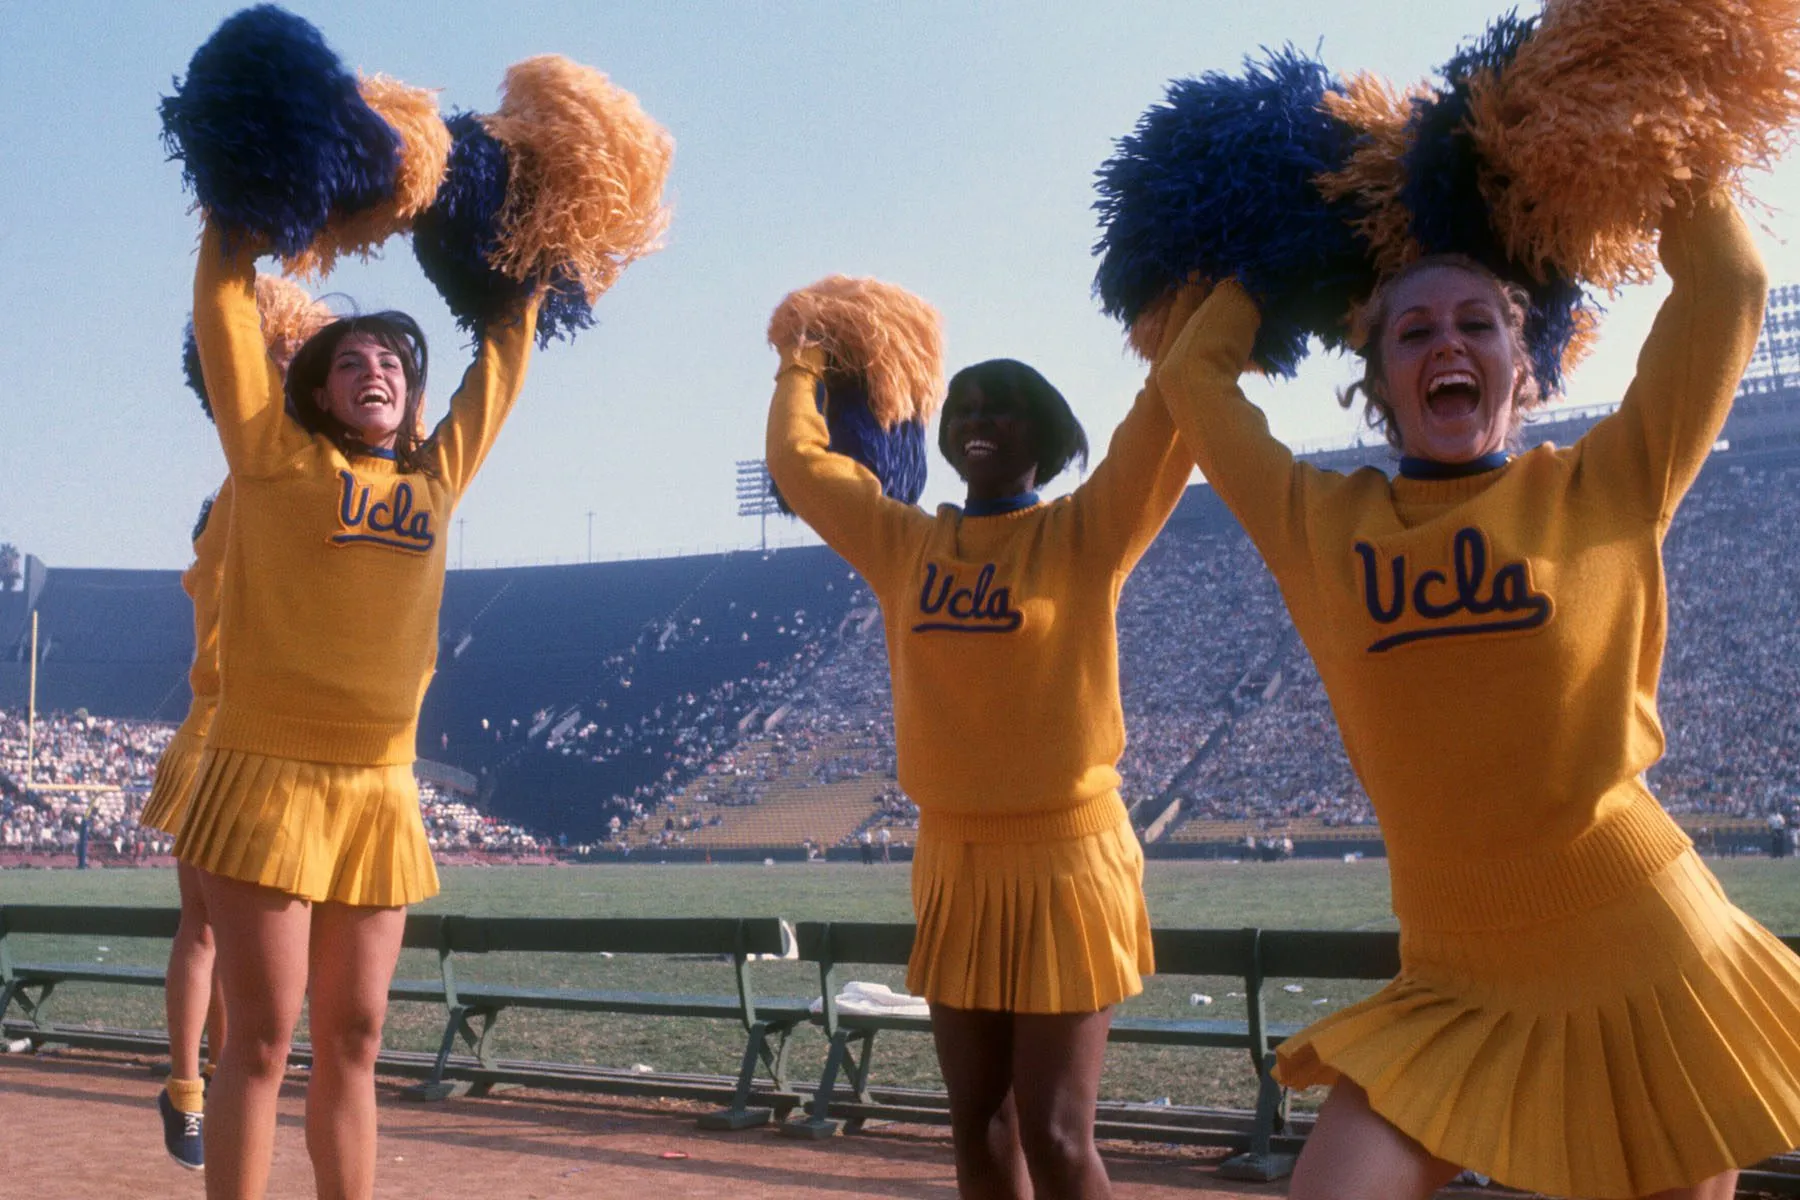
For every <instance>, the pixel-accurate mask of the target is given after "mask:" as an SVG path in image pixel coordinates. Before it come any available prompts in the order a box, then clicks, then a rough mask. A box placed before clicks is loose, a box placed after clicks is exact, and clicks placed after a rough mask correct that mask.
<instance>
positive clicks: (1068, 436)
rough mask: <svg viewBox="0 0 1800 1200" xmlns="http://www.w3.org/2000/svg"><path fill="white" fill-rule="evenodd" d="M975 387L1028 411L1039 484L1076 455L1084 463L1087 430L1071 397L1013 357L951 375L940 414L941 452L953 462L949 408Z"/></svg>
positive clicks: (1053, 475)
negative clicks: (1078, 419)
mask: <svg viewBox="0 0 1800 1200" xmlns="http://www.w3.org/2000/svg"><path fill="white" fill-rule="evenodd" d="M971 391H974V392H979V393H981V394H982V395H983V396H986V397H988V398H989V399H991V400H1010V401H1014V402H1016V403H1018V404H1019V405H1021V406H1022V407H1023V408H1024V410H1025V412H1026V413H1027V414H1029V419H1030V421H1031V425H1032V431H1033V433H1034V434H1035V440H1036V442H1037V483H1038V486H1040V487H1042V486H1043V485H1044V484H1046V483H1049V482H1050V481H1051V480H1052V479H1055V478H1056V477H1057V476H1058V475H1061V474H1062V473H1063V468H1065V467H1067V466H1068V465H1069V463H1070V462H1071V461H1073V460H1075V459H1080V460H1081V465H1082V467H1083V468H1086V466H1087V458H1088V441H1087V433H1086V432H1085V431H1084V430H1083V429H1082V428H1081V422H1080V421H1077V420H1076V419H1075V413H1074V412H1073V411H1072V410H1071V409H1070V408H1069V402H1068V401H1067V400H1065V399H1063V394H1062V393H1061V392H1059V391H1057V390H1056V388H1055V387H1053V386H1051V383H1050V381H1049V380H1048V379H1045V378H1044V377H1043V376H1042V375H1040V374H1038V372H1037V369H1036V368H1034V367H1029V366H1026V365H1025V364H1024V363H1022V362H1020V361H1018V360H1017V359H1013V358H990V359H988V360H987V361H986V362H978V363H976V364H975V365H973V366H969V367H964V368H963V369H962V370H960V371H958V372H957V373H956V374H955V375H953V376H951V377H950V391H949V395H948V397H947V398H946V399H945V401H944V411H943V413H942V414H941V415H940V416H939V418H938V452H939V453H940V454H942V455H943V456H944V457H945V458H946V459H949V460H950V461H952V462H954V461H955V459H953V458H951V456H950V441H949V418H950V412H951V410H952V409H954V408H958V407H960V406H961V403H963V402H965V401H966V400H967V398H968V395H969V393H970V392H971Z"/></svg>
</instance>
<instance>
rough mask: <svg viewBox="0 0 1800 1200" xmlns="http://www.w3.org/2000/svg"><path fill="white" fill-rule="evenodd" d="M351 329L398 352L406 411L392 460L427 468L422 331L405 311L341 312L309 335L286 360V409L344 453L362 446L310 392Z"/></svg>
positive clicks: (326, 372) (403, 467)
mask: <svg viewBox="0 0 1800 1200" xmlns="http://www.w3.org/2000/svg"><path fill="white" fill-rule="evenodd" d="M351 334H361V335H362V336H364V337H368V338H373V339H374V340H375V341H377V342H379V343H380V344H381V345H383V346H385V347H387V348H388V349H389V350H392V351H393V352H394V353H395V354H397V355H398V356H399V357H400V367H401V369H402V370H403V371H404V372H405V374H406V414H405V415H404V416H403V417H401V419H400V430H399V433H398V434H397V435H396V436H395V438H394V461H395V463H397V464H398V465H399V467H400V469H401V470H402V471H409V472H411V471H426V470H428V467H427V465H426V460H425V456H424V454H423V453H421V449H422V447H423V445H424V441H425V439H424V436H423V433H422V431H421V429H420V422H419V410H420V408H421V407H422V406H423V405H424V403H425V371H426V366H427V363H428V359H427V356H426V350H425V331H424V330H422V329H420V328H419V323H418V322H417V321H415V320H413V319H412V318H411V317H409V316H407V315H406V314H405V313H403V312H392V311H389V312H378V313H369V314H367V315H365V316H354V317H341V318H339V319H338V320H336V321H333V322H332V323H331V324H329V325H327V326H326V327H325V328H323V329H321V330H319V332H317V333H315V334H313V335H312V337H310V338H308V339H307V340H306V344H305V345H304V346H301V347H300V349H299V352H298V353H296V354H295V355H294V361H293V362H292V363H291V364H289V366H288V373H287V408H288V413H289V414H290V415H291V416H292V417H293V418H294V420H295V421H297V422H298V423H299V425H300V427H301V428H302V429H304V430H306V431H307V432H308V433H317V434H323V435H324V436H325V437H328V438H330V439H331V440H332V442H334V443H335V444H336V445H337V448H338V449H339V450H341V451H343V452H344V454H345V455H346V456H348V455H352V454H356V453H358V452H362V451H364V449H365V448H364V447H363V445H362V444H361V443H360V442H358V441H357V440H356V438H355V437H354V436H353V435H352V434H351V433H350V431H349V430H347V429H345V428H344V427H343V425H342V424H341V423H339V422H338V421H337V420H336V419H334V418H333V417H332V416H331V415H330V414H329V413H327V412H326V411H325V410H324V409H322V408H320V407H319V404H318V401H317V400H316V399H314V394H315V393H316V392H317V391H318V390H319V389H320V388H322V387H324V386H325V379H326V377H327V376H328V375H330V374H331V360H332V358H333V356H335V355H336V354H337V348H338V344H339V343H340V342H342V341H343V340H344V339H345V338H347V337H349V336H350V335H351Z"/></svg>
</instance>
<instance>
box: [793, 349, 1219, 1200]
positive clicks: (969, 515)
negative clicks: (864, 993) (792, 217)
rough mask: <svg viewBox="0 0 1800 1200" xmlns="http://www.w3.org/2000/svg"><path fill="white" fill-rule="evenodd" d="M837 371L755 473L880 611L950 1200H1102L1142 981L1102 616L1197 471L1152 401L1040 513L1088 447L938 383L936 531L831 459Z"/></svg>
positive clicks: (1114, 686) (817, 367)
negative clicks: (1115, 1079)
mask: <svg viewBox="0 0 1800 1200" xmlns="http://www.w3.org/2000/svg"><path fill="white" fill-rule="evenodd" d="M1171 328H1179V325H1178V324H1172V325H1171ZM829 365H831V364H828V362H827V358H826V355H825V354H824V353H823V352H822V351H821V350H820V348H819V347H818V346H817V345H808V344H805V342H804V341H802V343H801V344H799V345H797V346H790V347H784V348H783V350H782V362H781V368H780V371H779V372H778V374H777V376H776V388H775V396H774V402H773V404H772V406H771V409H770V413H769V425H768V451H767V452H768V464H769V473H770V475H771V476H772V477H773V479H774V481H775V484H776V487H777V488H778V489H779V491H780V494H781V496H782V497H783V499H784V500H785V501H786V502H787V503H788V504H790V505H791V506H792V508H793V510H794V511H795V512H796V513H797V514H798V515H799V516H800V517H802V518H803V519H804V520H805V521H806V522H807V523H808V524H809V525H811V526H812V527H813V529H815V530H816V531H817V532H818V533H819V535H820V536H821V537H822V538H824V539H825V541H826V542H827V543H828V544H829V545H830V546H831V547H832V548H833V549H835V550H837V551H838V552H839V553H840V554H842V555H843V556H844V557H845V558H846V559H848V560H849V562H850V563H851V565H852V566H854V567H855V568H856V569H857V570H858V571H859V572H860V573H861V574H862V576H863V578H864V579H865V580H867V581H868V584H869V586H870V588H871V589H872V590H873V591H874V593H875V595H876V597H877V599H878V600H879V601H880V603H881V610H882V614H883V618H884V621H885V625H886V631H887V646H888V658H889V661H890V663H891V664H892V666H893V682H894V724H895V734H896V740H897V745H898V758H899V768H898V769H899V776H900V784H901V786H902V787H903V788H905V790H906V792H907V794H908V795H909V796H911V797H912V798H913V799H914V800H915V801H916V802H917V803H918V805H919V810H920V817H919V836H918V845H917V850H916V853H915V857H914V860H913V869H912V894H913V910H914V914H915V916H916V918H917V922H918V933H917V937H916V940H915V942H914V946H913V952H912V959H911V962H910V963H909V965H908V968H907V987H908V988H909V989H910V990H911V991H912V992H914V993H915V994H918V995H921V996H923V997H925V998H926V999H927V1000H928V1001H929V1002H930V1004H931V1014H932V1031H933V1035H934V1037H935V1040H936V1043H937V1053H938V1063H939V1066H940V1068H941V1069H942V1072H943V1076H944V1082H945V1086H946V1088H947V1089H948V1091H949V1096H950V1120H951V1131H952V1136H953V1139H954V1143H955V1151H956V1173H957V1182H958V1187H959V1190H960V1192H961V1194H962V1195H964V1196H970V1197H976V1196H980V1197H987V1196H1003V1197H1011V1196H1024V1195H1031V1194H1034V1191H1035V1194H1036V1195H1038V1196H1040V1197H1052V1196H1082V1197H1094V1196H1106V1195H1110V1194H1111V1192H1110V1187H1109V1185H1108V1183H1107V1178H1106V1171H1105V1167H1104V1166H1103V1165H1102V1163H1101V1161H1100V1158H1099V1155H1098V1154H1097V1153H1096V1151H1095V1148H1094V1140H1093V1125H1094V1107H1095V1101H1096V1098H1097V1096H1098V1091H1099V1084H1100V1068H1101V1060H1102V1057H1103V1055H1104V1052H1105V1048H1106V1036H1107V1029H1108V1027H1109V1025H1110V1023H1111V1019H1112V1011H1113V1006H1114V1005H1116V1004H1118V1003H1119V1002H1120V1001H1121V1000H1124V999H1126V998H1127V997H1129V996H1133V995H1136V994H1137V993H1138V992H1139V991H1141V990H1142V983H1141V978H1140V977H1141V976H1142V975H1143V974H1145V973H1147V972H1149V971H1150V970H1152V960H1151V948H1150V927H1149V918H1148V915H1147V913H1146V911H1145V907H1144V897H1143V890H1142V879H1143V854H1142V851H1141V850H1140V848H1139V846H1138V842H1137V838H1136V835H1135V834H1134V832H1133V831H1132V827H1131V823H1130V821H1129V820H1128V819H1127V817H1126V813H1125V808H1124V805H1123V804H1122V803H1121V802H1120V799H1119V794H1118V785H1119V774H1118V771H1117V769H1116V764H1117V763H1118V760H1119V755H1120V753H1121V751H1122V750H1123V748H1124V743H1125V730H1124V720H1123V715H1122V712H1121V709H1120V704H1119V675H1118V655H1117V638H1116V630H1115V625H1114V618H1115V613H1116V609H1117V605H1118V599H1119V590H1120V588H1121V586H1122V585H1123V584H1124V582H1125V579H1126V577H1127V576H1128V575H1129V574H1130V572H1131V569H1132V567H1133V566H1135V565H1136V563H1137V561H1138V558H1139V557H1140V556H1141V555H1142V554H1143V552H1144V551H1145V549H1146V548H1147V547H1148V546H1149V544H1150V542H1151V540H1152V539H1153V538H1154V537H1155V536H1156V533H1157V531H1158V530H1159V529H1160V528H1161V527H1162V524H1163V522H1164V521H1165V520H1166V519H1167V518H1168V516H1169V513H1170V512H1171V511H1172V510H1173V509H1174V507H1175V503H1176V501H1177V500H1178V499H1179V498H1180V496H1181V492H1182V489H1183V487H1184V486H1185V485H1186V482H1187V479H1188V475H1189V472H1190V466H1191V464H1190V462H1189V460H1188V458H1187V455H1186V452H1185V451H1183V450H1182V449H1181V448H1180V447H1179V446H1177V444H1176V439H1175V430H1174V427H1173V425H1172V424H1171V422H1170V419H1169V414H1168V412H1167V409H1166V407H1165V405H1164V403H1163V401H1162V398H1161V397H1160V395H1159V394H1158V393H1157V390H1156V388H1155V386H1154V385H1153V384H1151V385H1146V387H1145V388H1144V390H1143V392H1142V393H1141V394H1140V395H1139V396H1138V398H1137V402H1136V404H1135V405H1134V406H1133V408H1132V410H1131V412H1130V414H1129V415H1128V416H1127V417H1126V419H1125V421H1124V422H1123V423H1122V424H1121V425H1120V426H1119V428H1118V430H1117V432H1116V433H1115V434H1114V436H1113V441H1112V446H1111V448H1110V450H1109V452H1108V454H1107V456H1106V459H1105V461H1104V462H1102V463H1101V464H1100V465H1099V466H1098V467H1097V468H1096V469H1095V470H1094V472H1093V474H1092V476H1091V477H1090V478H1089V479H1088V480H1087V481H1086V482H1085V483H1084V484H1082V486H1081V487H1079V488H1077V489H1076V490H1075V492H1074V493H1073V494H1072V495H1069V496H1067V497H1064V498H1062V499H1059V500H1055V501H1051V502H1048V503H1045V502H1042V501H1040V500H1039V498H1038V495H1037V491H1036V489H1037V488H1039V487H1041V486H1043V485H1044V484H1047V483H1049V482H1050V481H1051V480H1052V479H1053V478H1055V476H1056V475H1058V474H1059V473H1060V472H1061V471H1062V470H1063V469H1064V468H1065V467H1066V466H1067V465H1068V464H1069V463H1070V462H1072V461H1074V460H1076V459H1083V460H1085V457H1086V448H1087V447H1086V438H1085V435H1084V434H1083V433H1082V430H1081V426H1080V425H1079V424H1078V423H1077V422H1076V420H1075V417H1074V415H1073V413H1071V412H1070V410H1069V406H1068V404H1067V403H1066V401H1064V399H1063V397H1062V396H1061V395H1060V394H1059V393H1058V392H1057V390H1056V389H1055V388H1054V387H1052V386H1051V385H1050V384H1049V383H1048V382H1047V381H1046V380H1045V379H1044V377H1043V376H1042V375H1040V374H1039V373H1038V372H1037V371H1035V370H1033V369H1032V368H1031V367H1029V366H1026V365H1025V364H1023V363H1019V362H1013V361H1010V360H996V361H992V362H984V363H980V364H977V365H975V366H972V367H968V368H966V369H964V370H963V371H961V372H959V373H958V374H957V375H956V376H955V377H954V378H953V379H952V380H951V382H950V386H949V394H948V398H947V400H946V402H945V405H944V410H943V413H942V418H941V423H940V425H939V429H938V448H939V450H940V451H941V452H942V453H943V455H944V457H945V458H946V459H948V460H949V462H950V464H951V466H953V467H954V468H955V469H956V471H957V473H958V474H959V475H960V476H961V477H962V478H963V480H964V482H965V483H966V484H967V486H968V496H967V500H966V502H965V504H964V506H963V507H962V508H960V509H959V508H957V507H956V506H954V505H948V504H947V505H943V506H941V507H940V508H939V509H938V511H937V513H936V514H935V515H929V514H927V513H925V512H923V511H921V510H920V509H918V508H916V507H914V506H913V505H910V504H904V503H900V502H898V501H895V500H892V499H889V498H887V497H885V496H884V495H883V486H882V482H881V481H880V480H879V479H877V477H876V476H875V475H874V474H872V473H870V471H868V470H866V469H865V468H864V467H863V466H861V465H860V464H859V463H857V462H855V461H853V460H852V459H851V458H849V457H846V456H844V455H840V454H834V453H832V452H831V451H830V449H829V447H830V445H831V436H832V433H831V430H830V429H829V428H828V423H827V418H826V416H824V415H822V414H821V411H820V405H819V404H818V403H816V401H815V397H816V396H817V395H829V394H830V393H832V392H833V391H834V390H835V389H834V387H832V386H830V385H832V384H835V383H836V382H837V380H836V378H835V377H834V378H833V379H830V380H828V378H827V373H828V366H829ZM821 389H823V391H821Z"/></svg>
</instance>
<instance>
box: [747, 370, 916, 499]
mask: <svg viewBox="0 0 1800 1200" xmlns="http://www.w3.org/2000/svg"><path fill="white" fill-rule="evenodd" d="M818 404H819V410H820V411H821V412H823V413H824V414H825V427H826V428H827V429H829V430H830V431H831V449H832V450H833V451H834V452H835V453H838V454H843V455H847V456H848V457H850V458H853V459H855V460H856V461H857V462H859V463H861V464H862V465H863V466H865V467H867V468H869V470H870V471H871V472H872V473H873V474H874V476H875V478H877V479H879V480H881V492H882V495H884V496H887V497H888V498H889V499H891V500H898V501H899V502H900V503H902V504H917V503H918V502H919V497H920V496H922V495H924V494H925V474H926V469H927V465H928V463H929V461H930V455H929V451H928V448H927V445H926V442H927V439H926V436H925V424H926V418H923V417H919V418H911V419H907V420H902V421H898V422H895V423H894V424H892V425H886V426H884V425H883V424H882V423H881V421H880V420H879V419H878V418H877V417H876V416H875V413H874V410H873V408H872V406H871V404H870V400H869V396H868V393H867V392H866V391H865V390H864V387H863V383H862V380H861V379H860V378H858V377H857V376H855V375H841V376H840V375H835V374H834V375H832V376H830V379H829V382H826V383H821V384H819V390H818ZM769 486H770V488H771V490H772V491H773V492H774V496H775V503H776V505H777V506H778V507H779V508H780V509H781V511H782V512H784V513H786V514H787V515H788V516H790V517H791V516H793V515H794V510H793V509H792V508H790V507H788V502H787V500H786V499H785V498H784V497H783V496H782V494H781V491H780V489H778V488H775V486H774V484H773V483H771V484H770V485H769Z"/></svg>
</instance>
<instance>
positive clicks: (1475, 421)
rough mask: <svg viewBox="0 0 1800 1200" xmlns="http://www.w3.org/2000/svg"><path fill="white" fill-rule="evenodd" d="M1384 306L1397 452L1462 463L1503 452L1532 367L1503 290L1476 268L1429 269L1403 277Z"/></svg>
mask: <svg viewBox="0 0 1800 1200" xmlns="http://www.w3.org/2000/svg"><path fill="white" fill-rule="evenodd" d="M1387 310H1388V314H1389V315H1388V317H1387V319H1386V321H1385V322H1384V325H1383V328H1382V330H1381V332H1380V337H1381V361H1382V379H1381V390H1382V394H1383V399H1384V400H1385V401H1386V402H1387V407H1388V409H1389V411H1390V413H1391V414H1392V417H1391V419H1392V420H1393V422H1394V423H1395V425H1396V426H1397V427H1398V429H1399V434H1400V449H1401V452H1402V453H1404V454H1408V455H1411V456H1413V457H1415V458H1425V459H1431V460H1432V461H1434V462H1443V463H1466V462H1471V461H1473V460H1475V459H1477V458H1480V457H1481V456H1482V455H1484V454H1492V453H1494V452H1495V451H1497V450H1503V449H1505V447H1506V443H1507V439H1508V438H1509V437H1510V436H1511V434H1512V430H1513V426H1514V405H1515V400H1516V398H1517V393H1518V391H1519V385H1520V383H1521V380H1522V379H1523V378H1524V375H1525V372H1526V371H1528V370H1529V366H1528V365H1527V364H1526V363H1525V362H1524V361H1523V359H1522V358H1521V357H1520V355H1519V354H1518V351H1517V349H1516V348H1515V345H1514V339H1513V333H1512V330H1511V329H1510V327H1509V325H1508V310H1507V308H1506V303H1505V300H1504V298H1503V296H1502V295H1501V293H1500V290H1499V289H1498V288H1497V287H1496V286H1495V285H1494V283H1493V282H1492V281H1491V280H1489V279H1486V278H1484V277H1482V276H1481V275H1478V274H1475V273H1474V272H1471V271H1468V270H1464V269H1462V268H1459V267H1455V266H1434V267H1429V268H1427V269H1425V270H1422V271H1419V272H1418V273H1416V274H1414V275H1411V276H1408V277H1406V278H1404V279H1402V280H1400V281H1399V283H1397V284H1396V285H1395V287H1394V290H1393V293H1392V295H1391V296H1390V297H1389V299H1388V304H1387Z"/></svg>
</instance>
